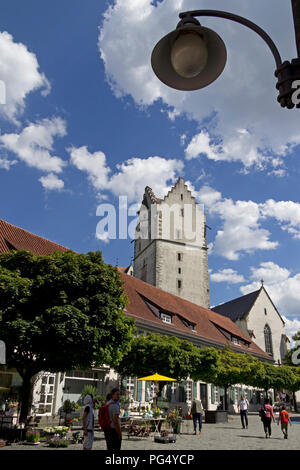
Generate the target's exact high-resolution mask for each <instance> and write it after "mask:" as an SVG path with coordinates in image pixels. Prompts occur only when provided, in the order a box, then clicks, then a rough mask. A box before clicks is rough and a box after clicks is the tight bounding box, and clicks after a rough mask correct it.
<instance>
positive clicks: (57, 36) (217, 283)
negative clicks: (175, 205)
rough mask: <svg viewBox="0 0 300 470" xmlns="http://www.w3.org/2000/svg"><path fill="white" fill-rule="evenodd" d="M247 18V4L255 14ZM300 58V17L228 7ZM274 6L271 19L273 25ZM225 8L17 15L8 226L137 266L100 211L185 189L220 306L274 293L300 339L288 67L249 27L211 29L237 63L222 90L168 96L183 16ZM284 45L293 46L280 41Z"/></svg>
mask: <svg viewBox="0 0 300 470" xmlns="http://www.w3.org/2000/svg"><path fill="white" fill-rule="evenodd" d="M241 3H242V4H241ZM227 4H228V5H226V9H227V10H228V11H232V12H235V13H237V14H241V15H244V16H247V17H249V18H250V19H252V20H253V21H256V22H257V23H258V24H260V25H261V26H262V27H264V28H265V29H266V30H267V31H268V32H269V33H270V34H271V36H272V37H273V39H274V40H275V42H277V43H278V46H279V48H280V51H281V53H282V56H283V58H284V59H291V58H293V57H294V56H295V54H296V52H295V45H294V39H293V30H292V17H291V9H290V5H288V4H286V3H285V4H283V2H280V1H279V0H265V1H264V2H261V1H259V0H253V1H252V2H247V3H246V2H240V1H238V0H228V1H227ZM270 6H272V12H273V14H272V16H270V15H269V13H268V9H269V8H270ZM195 8H214V9H224V8H225V7H224V2H222V1H221V0H210V1H208V0H206V1H205V0H197V1H196V0H195V1H194V0H176V1H175V0H164V1H162V2H152V3H151V1H150V0H116V2H113V1H112V0H111V1H106V2H104V1H100V0H88V2H82V1H81V0H72V1H71V0H60V1H58V0H52V2H40V1H38V0H28V1H27V2H22V1H21V0H9V1H8V0H2V2H1V6H0V13H1V15H0V16H1V28H0V31H1V32H0V80H3V81H4V82H5V83H6V86H7V102H6V105H0V108H1V109H0V128H1V135H0V191H1V212H0V217H1V218H2V219H4V220H7V221H8V222H10V223H13V224H15V225H18V226H21V227H23V228H25V229H27V230H30V231H32V232H34V233H37V234H39V235H42V236H45V237H47V238H49V239H51V240H54V241H56V242H58V243H60V244H62V245H65V246H68V247H70V248H72V249H74V250H76V251H79V252H87V251H89V250H97V249H100V250H102V252H103V257H104V260H105V261H106V262H109V263H112V264H115V263H116V260H117V259H118V262H119V265H124V266H125V265H128V264H129V262H130V258H131V256H132V255H133V244H132V243H130V241H131V240H130V239H128V240H110V241H109V242H107V241H106V242H104V241H101V240H99V239H97V238H96V226H97V223H98V222H99V217H97V216H96V209H97V206H98V205H99V204H101V203H104V202H105V203H112V204H115V205H117V201H118V199H117V198H118V196H119V195H127V196H128V202H129V204H132V203H134V202H137V201H140V198H141V197H142V193H143V188H144V187H145V186H146V185H149V186H150V187H152V188H153V190H154V192H155V193H156V194H157V196H163V195H164V194H165V193H166V191H167V190H168V188H169V187H170V186H171V185H172V183H174V182H175V181H176V180H177V178H178V177H179V176H183V177H184V178H185V180H186V181H187V182H188V183H189V185H190V188H191V189H192V190H193V193H194V194H195V196H196V197H197V199H198V200H199V202H202V203H204V205H205V211H206V214H207V222H208V225H209V226H210V227H211V228H212V230H210V231H208V243H209V244H210V255H209V268H210V270H211V302H212V305H215V304H218V303H221V302H223V301H227V300H229V299H231V298H234V297H237V296H239V295H242V294H244V293H247V292H250V291H252V290H255V289H256V288H258V286H259V285H260V282H259V280H260V279H261V278H262V277H263V278H264V280H265V285H266V287H267V289H268V291H269V292H270V295H271V297H272V298H273V300H274V302H275V304H276V305H277V306H278V308H279V310H280V313H281V314H282V315H284V316H285V317H287V320H288V331H289V332H295V331H296V330H298V329H300V307H299V305H300V266H299V245H300V201H299V189H298V188H299V172H300V164H299V158H298V157H299V153H300V148H299V144H300V133H299V119H300V115H299V112H300V111H299V110H294V111H288V110H283V109H281V108H280V106H279V105H278V103H277V102H276V90H275V79H274V76H273V73H274V63H273V58H272V56H271V54H270V52H269V51H268V49H267V48H266V46H264V44H263V43H262V42H261V39H260V38H258V37H256V36H255V35H254V33H252V32H250V31H247V30H246V29H245V28H243V27H242V26H239V25H236V24H231V23H229V22H226V21H221V20H217V19H207V20H204V19H203V20H202V24H204V23H205V25H207V26H208V27H212V28H214V29H215V30H216V31H218V33H219V34H220V35H221V36H222V37H223V39H224V41H225V43H226V47H227V52H228V62H227V65H226V68H225V70H224V73H223V74H222V76H221V77H220V78H219V79H218V80H217V81H216V82H214V83H213V84H212V85H211V86H210V87H208V88H206V89H204V90H202V91H196V92H191V93H182V92H179V91H176V90H171V89H169V88H167V87H166V86H165V85H163V84H161V83H160V82H159V81H158V80H157V78H156V77H155V75H154V74H153V72H152V70H151V67H150V55H151V50H152V48H153V46H154V45H155V43H156V42H157V41H158V40H159V39H160V38H161V37H162V36H163V35H165V34H167V33H168V32H169V31H170V30H172V29H174V27H175V26H176V24H177V16H178V13H179V12H180V11H184V10H187V9H195ZM281 31H284V33H281Z"/></svg>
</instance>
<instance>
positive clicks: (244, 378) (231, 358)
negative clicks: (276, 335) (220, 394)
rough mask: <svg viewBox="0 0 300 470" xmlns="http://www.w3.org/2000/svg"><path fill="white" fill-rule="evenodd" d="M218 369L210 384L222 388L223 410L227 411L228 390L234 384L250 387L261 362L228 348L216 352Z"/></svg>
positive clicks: (260, 366)
mask: <svg viewBox="0 0 300 470" xmlns="http://www.w3.org/2000/svg"><path fill="white" fill-rule="evenodd" d="M218 364H219V365H218V368H217V374H216V377H215V378H214V379H213V380H211V382H212V383H214V384H215V385H218V386H220V387H223V388H224V391H225V403H224V405H225V409H228V396H227V391H228V388H229V387H230V386H232V385H236V384H244V385H252V382H253V380H254V377H256V375H257V374H258V373H259V371H260V370H262V368H263V366H262V362H261V361H259V360H258V359H256V358H255V357H253V356H251V355H250V354H242V353H236V352H234V351H232V350H231V349H230V348H229V347H225V348H224V349H221V350H219V351H218Z"/></svg>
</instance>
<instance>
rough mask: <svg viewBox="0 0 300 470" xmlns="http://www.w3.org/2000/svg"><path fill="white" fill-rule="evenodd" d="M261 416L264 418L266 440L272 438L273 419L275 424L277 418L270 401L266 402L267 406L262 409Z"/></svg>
mask: <svg viewBox="0 0 300 470" xmlns="http://www.w3.org/2000/svg"><path fill="white" fill-rule="evenodd" d="M260 414H261V417H262V422H263V425H264V431H265V434H266V439H267V438H268V437H271V421H272V419H273V423H275V417H274V412H273V406H271V405H270V400H269V398H267V399H266V400H265V404H264V405H263V406H262V407H261V409H260Z"/></svg>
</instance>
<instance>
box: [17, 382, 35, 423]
mask: <svg viewBox="0 0 300 470" xmlns="http://www.w3.org/2000/svg"><path fill="white" fill-rule="evenodd" d="M32 377H33V376H32V375H31V374H28V373H25V374H24V375H22V380H23V383H22V387H21V390H20V402H21V406H20V417H19V423H23V422H24V421H25V420H26V419H27V417H28V415H29V412H30V408H31V398H32V381H31V380H32Z"/></svg>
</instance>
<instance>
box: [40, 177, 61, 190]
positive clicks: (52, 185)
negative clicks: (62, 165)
mask: <svg viewBox="0 0 300 470" xmlns="http://www.w3.org/2000/svg"><path fill="white" fill-rule="evenodd" d="M39 181H40V182H41V184H42V186H43V188H45V189H46V190H49V191H50V190H52V191H53V190H54V191H60V190H62V189H63V188H64V185H65V183H64V182H63V180H61V179H59V178H58V177H57V176H56V175H55V174H54V173H49V174H48V175H47V176H42V177H41V178H39Z"/></svg>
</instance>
